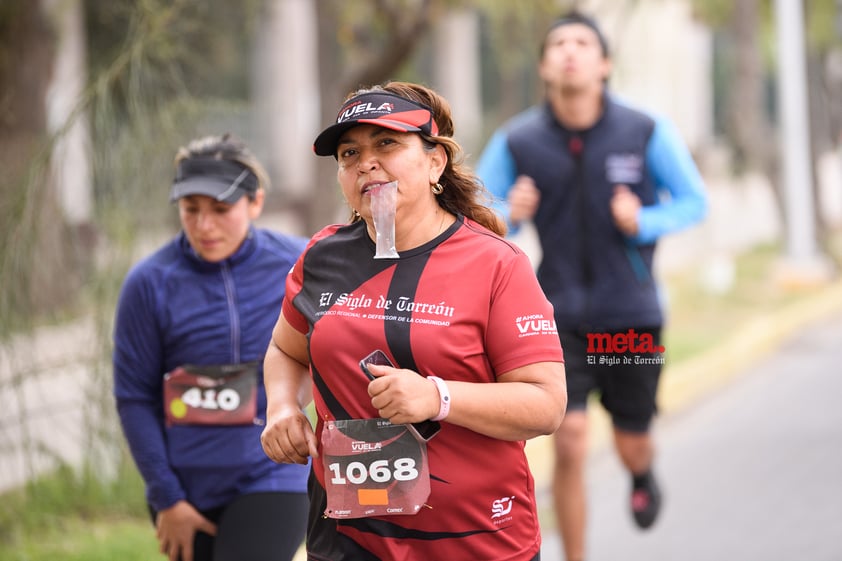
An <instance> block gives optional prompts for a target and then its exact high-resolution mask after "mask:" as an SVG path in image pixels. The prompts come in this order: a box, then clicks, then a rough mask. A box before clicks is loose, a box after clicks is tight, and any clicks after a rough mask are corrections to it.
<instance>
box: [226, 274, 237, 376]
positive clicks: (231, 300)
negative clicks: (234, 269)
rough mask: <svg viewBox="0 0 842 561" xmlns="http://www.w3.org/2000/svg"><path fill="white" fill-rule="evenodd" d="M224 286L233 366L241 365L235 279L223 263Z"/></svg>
mask: <svg viewBox="0 0 842 561" xmlns="http://www.w3.org/2000/svg"><path fill="white" fill-rule="evenodd" d="M222 284H224V285H225V299H226V300H227V303H228V317H229V319H230V322H229V325H230V326H231V353H232V359H233V360H232V361H231V362H232V364H239V363H240V314H239V310H238V308H237V296H236V292H235V289H234V278H233V275H232V273H231V267H230V266H229V265H228V263H222Z"/></svg>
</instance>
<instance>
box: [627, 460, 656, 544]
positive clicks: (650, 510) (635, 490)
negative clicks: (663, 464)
mask: <svg viewBox="0 0 842 561" xmlns="http://www.w3.org/2000/svg"><path fill="white" fill-rule="evenodd" d="M631 509H632V516H633V517H634V521H635V523H636V524H637V526H638V527H639V528H641V529H643V530H645V529H647V528H649V527H650V526H652V524H654V523H655V519H656V518H658V512H659V511H660V510H661V490H660V489H659V488H658V483H657V482H656V481H655V476H654V475H653V474H652V470H649V471H647V472H646V473H645V474H643V475H639V476H633V477H632V493H631Z"/></svg>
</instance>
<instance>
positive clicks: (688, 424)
mask: <svg viewBox="0 0 842 561" xmlns="http://www.w3.org/2000/svg"><path fill="white" fill-rule="evenodd" d="M656 431H657V440H658V446H659V459H658V463H657V468H658V472H659V473H660V477H661V480H662V482H663V486H664V488H665V493H666V502H665V505H664V510H663V512H662V518H661V519H660V520H659V521H658V523H657V525H656V526H655V527H654V528H653V529H651V530H650V531H649V532H647V533H640V532H638V531H637V530H636V529H635V528H634V526H633V523H632V521H631V517H630V516H629V514H628V513H627V510H626V508H627V507H626V501H627V493H628V485H629V482H628V480H627V477H626V475H625V474H624V473H623V471H622V469H621V467H620V464H619V462H618V461H617V460H616V459H615V456H614V454H613V452H612V451H610V450H608V451H600V452H597V453H595V454H594V456H593V457H592V458H591V462H590V472H589V484H588V485H589V493H590V497H589V501H590V502H589V505H590V509H591V510H590V518H589V519H590V527H589V533H588V547H589V556H588V559H589V561H637V560H641V561H642V560H646V561H672V560H676V561H678V560H680V561H696V560H698V561H710V560H712V559H717V560H724V559H734V560H739V561H842V317H836V318H834V319H831V320H827V321H823V322H821V323H817V324H815V325H812V326H810V327H809V328H807V329H804V330H802V331H801V332H799V333H798V334H797V335H795V336H793V337H791V338H790V339H788V340H787V341H786V342H785V343H784V344H783V345H782V346H781V347H780V348H779V349H778V350H777V351H775V352H774V353H773V354H772V355H770V356H768V357H767V358H765V359H763V360H762V361H760V362H758V363H756V364H755V365H754V366H753V367H751V368H749V369H748V370H747V371H746V372H744V373H743V374H742V375H741V376H739V377H738V378H737V379H736V381H734V382H732V383H731V384H730V385H729V386H728V387H726V388H722V389H720V390H719V391H717V392H716V393H715V394H713V395H710V396H709V397H707V398H706V399H704V400H703V401H701V402H699V403H697V404H696V405H694V406H692V407H691V408H690V409H688V410H685V411H684V412H682V413H680V414H675V415H673V416H672V417H670V418H664V419H661V420H660V421H659V422H658V424H657V426H656ZM544 500H548V497H546V496H545V497H544ZM562 558H563V557H562V555H561V546H560V543H559V540H558V537H557V536H556V535H555V534H554V533H553V532H552V531H551V530H546V531H545V535H544V546H543V550H542V559H543V561H561V560H562Z"/></svg>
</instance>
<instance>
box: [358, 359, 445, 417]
mask: <svg viewBox="0 0 842 561" xmlns="http://www.w3.org/2000/svg"><path fill="white" fill-rule="evenodd" d="M368 368H369V370H370V371H371V373H372V374H373V375H374V380H373V381H371V382H369V384H368V395H369V396H370V397H371V405H372V407H374V408H375V409H377V411H378V413H379V414H380V416H381V417H382V418H384V419H388V420H389V421H391V423H392V424H394V425H403V424H406V423H418V422H421V421H426V420H427V419H432V418H433V417H435V416H436V415H438V413H439V405H440V401H439V390H438V388H437V387H436V385H435V384H434V383H433V381H432V380H428V379H426V378H424V377H423V376H421V375H420V374H418V373H417V372H414V371H412V370H407V369H399V368H392V367H391V366H384V365H380V364H369V365H368Z"/></svg>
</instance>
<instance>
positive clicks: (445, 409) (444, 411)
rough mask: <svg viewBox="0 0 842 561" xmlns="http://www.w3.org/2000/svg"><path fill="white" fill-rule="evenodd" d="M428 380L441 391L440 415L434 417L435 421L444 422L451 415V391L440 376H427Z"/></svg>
mask: <svg viewBox="0 0 842 561" xmlns="http://www.w3.org/2000/svg"><path fill="white" fill-rule="evenodd" d="M427 379H428V380H432V381H433V383H434V384H435V385H436V388H438V390H439V402H440V405H439V414H438V415H436V416H435V417H433V419H432V420H433V421H442V420H444V419H445V418H446V417H447V416H448V415H449V414H450V391H449V390H448V389H447V384H445V383H444V380H442V379H441V378H439V377H438V376H427Z"/></svg>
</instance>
